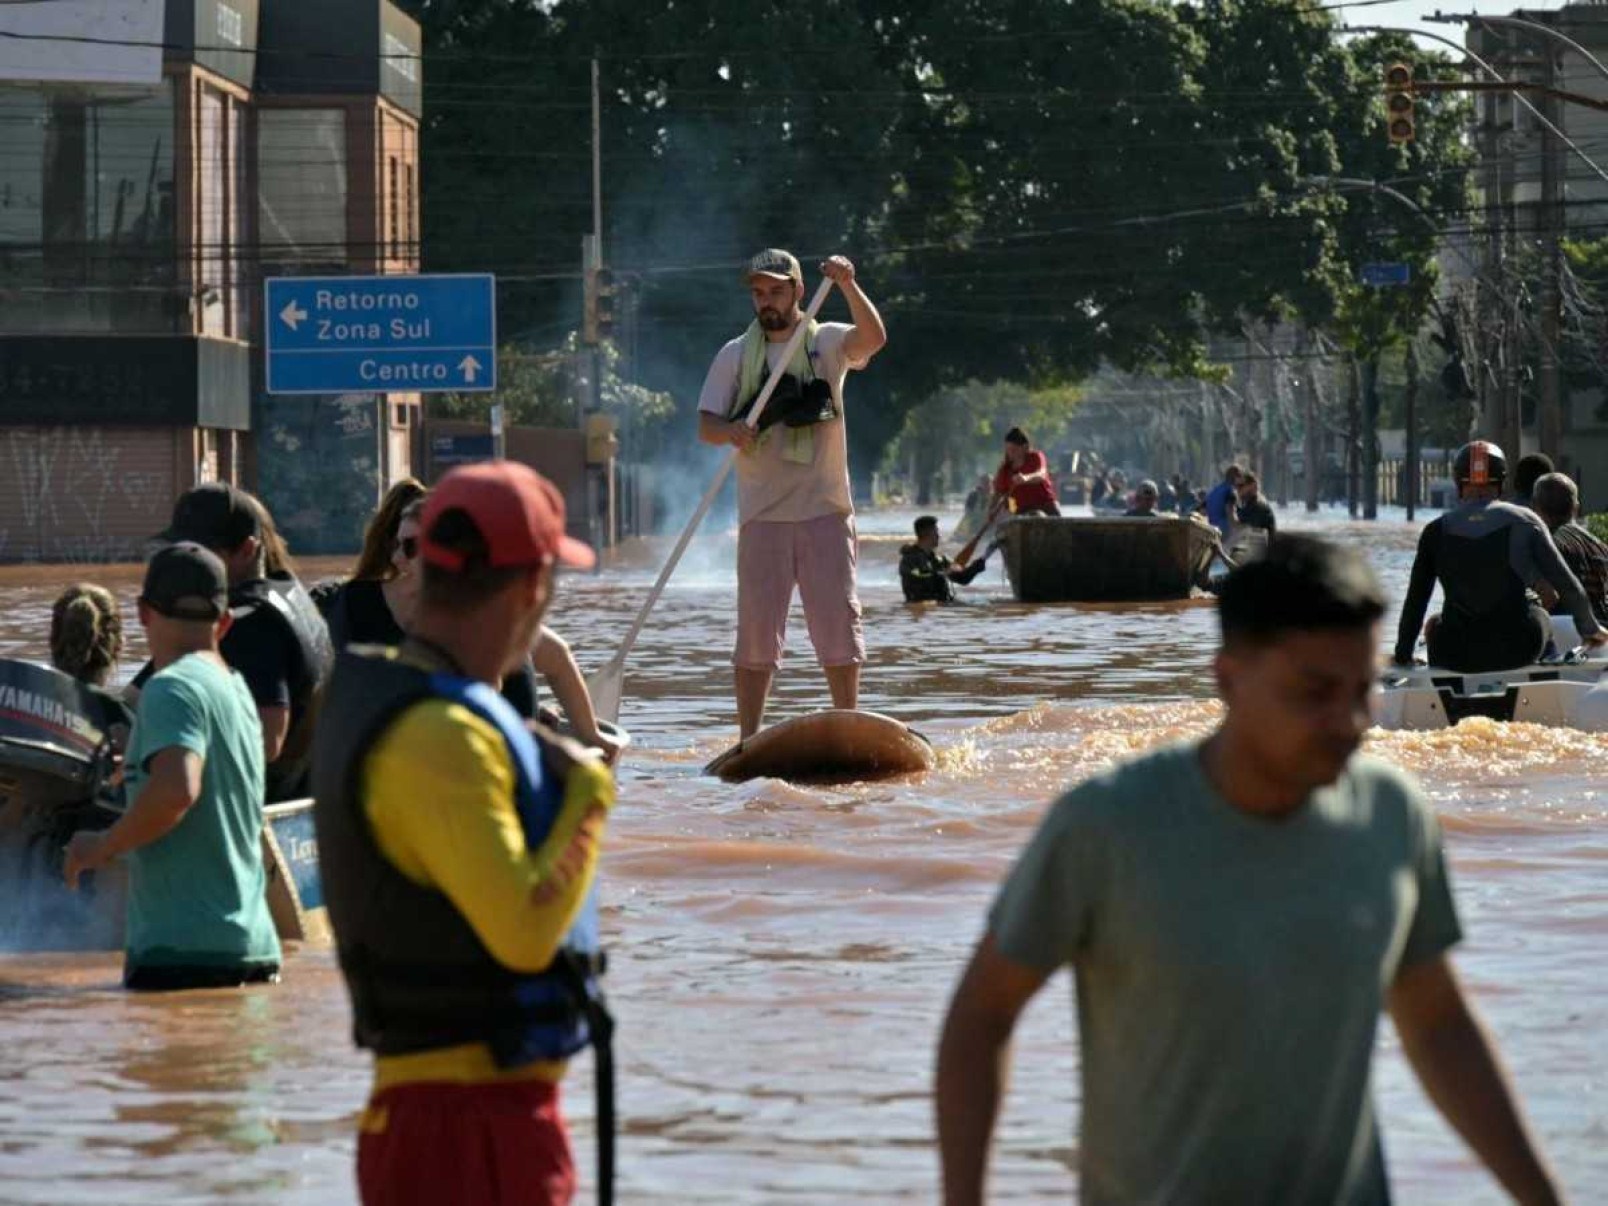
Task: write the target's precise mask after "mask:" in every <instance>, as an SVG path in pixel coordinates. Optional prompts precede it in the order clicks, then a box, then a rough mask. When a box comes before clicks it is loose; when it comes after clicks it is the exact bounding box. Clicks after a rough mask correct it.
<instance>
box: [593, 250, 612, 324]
mask: <svg viewBox="0 0 1608 1206" xmlns="http://www.w3.org/2000/svg"><path fill="white" fill-rule="evenodd" d="M592 277H593V280H594V282H595V283H594V285H593V291H594V292H595V293H596V295H597V337H598V339H599V340H604V339H607V338H608V337H609V336H610V335H612V334H613V333H614V273H613V272H612V271H611V270H609V269H607V268H596V269H593V272H592Z"/></svg>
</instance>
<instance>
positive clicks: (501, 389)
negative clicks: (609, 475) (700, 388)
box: [433, 333, 675, 439]
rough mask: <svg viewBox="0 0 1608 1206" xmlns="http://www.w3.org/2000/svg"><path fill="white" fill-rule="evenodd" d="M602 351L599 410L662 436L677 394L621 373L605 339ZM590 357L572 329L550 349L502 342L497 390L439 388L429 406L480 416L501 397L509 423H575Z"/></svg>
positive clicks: (445, 413)
mask: <svg viewBox="0 0 1608 1206" xmlns="http://www.w3.org/2000/svg"><path fill="white" fill-rule="evenodd" d="M601 355H602V363H603V389H602V394H601V397H600V401H601V403H602V406H601V408H600V409H601V410H602V412H603V413H604V414H607V415H610V416H611V417H613V418H614V419H615V421H616V422H617V423H618V424H619V425H620V426H621V427H622V428H628V429H630V430H632V431H633V433H634V434H636V435H637V436H639V437H641V438H644V439H653V438H656V437H658V436H661V435H662V434H663V431H662V429H663V426H664V424H665V422H666V421H667V420H668V419H669V418H670V417H671V416H672V415H673V414H674V413H675V399H674V398H672V397H671V396H670V395H669V394H666V393H662V392H656V391H654V390H650V389H648V388H646V387H645V386H643V385H640V384H638V383H637V382H634V381H627V380H626V379H625V378H623V377H621V376H620V353H619V349H618V348H615V347H614V346H612V345H604V347H603V348H602V349H601ZM591 363H592V357H591V352H590V350H589V349H586V350H583V349H582V348H581V347H580V344H579V343H578V341H577V340H576V338H575V335H574V334H573V333H571V334H570V335H569V336H568V337H567V338H566V339H565V340H564V342H563V343H562V344H561V345H560V346H559V347H558V348H557V349H556V350H553V351H538V350H536V349H533V348H530V347H525V346H522V345H519V344H505V345H504V346H503V347H500V348H498V349H497V389H496V391H495V392H491V393H473V394H443V395H441V396H440V397H439V398H438V399H437V400H436V402H435V403H434V404H433V409H434V411H435V413H436V414H438V415H440V416H441V417H443V418H449V419H476V420H479V421H482V422H484V421H485V420H486V419H487V417H488V416H489V414H490V411H491V406H492V404H493V403H500V404H501V405H502V406H503V408H504V415H505V416H506V422H507V423H508V424H509V425H510V426H516V427H575V426H577V416H579V415H580V414H581V412H582V407H583V406H584V403H585V399H587V398H588V397H589V394H590V390H589V385H588V382H587V380H586V374H587V373H588V372H590V371H591Z"/></svg>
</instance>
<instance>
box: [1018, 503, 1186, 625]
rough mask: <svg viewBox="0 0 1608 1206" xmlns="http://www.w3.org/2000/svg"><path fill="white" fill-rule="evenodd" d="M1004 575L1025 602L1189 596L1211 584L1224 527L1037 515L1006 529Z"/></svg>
mask: <svg viewBox="0 0 1608 1206" xmlns="http://www.w3.org/2000/svg"><path fill="white" fill-rule="evenodd" d="M1001 538H1002V541H1003V545H1002V548H1003V552H1004V554H1005V572H1006V574H1007V575H1008V576H1009V577H1010V581H1011V590H1012V592H1013V593H1014V594H1015V596H1016V598H1017V599H1018V600H1019V601H1021V602H1023V603H1138V602H1147V601H1152V600H1162V599H1187V598H1188V597H1189V592H1190V588H1191V587H1193V586H1195V585H1197V584H1198V583H1200V582H1202V581H1204V579H1205V575H1206V572H1207V570H1208V568H1209V567H1210V565H1211V562H1212V558H1213V556H1214V555H1215V550H1216V548H1217V547H1218V534H1217V530H1216V529H1215V528H1213V527H1211V526H1210V525H1208V524H1206V523H1203V522H1199V521H1196V520H1194V519H1179V518H1178V517H1176V516H1172V515H1160V516H1156V517H1154V518H1149V519H1138V518H1135V519H1127V518H1124V517H1120V516H1113V517H1111V518H1105V517H1100V518H1089V519H1084V518H1080V517H1067V516H1061V517H1056V518H1051V517H1048V516H1032V517H1029V518H1023V519H1012V520H1011V521H1010V522H1008V523H1007V524H1005V525H1004V529H1003V531H1002V532H1001Z"/></svg>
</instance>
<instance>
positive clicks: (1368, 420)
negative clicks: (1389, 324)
mask: <svg viewBox="0 0 1608 1206" xmlns="http://www.w3.org/2000/svg"><path fill="white" fill-rule="evenodd" d="M1362 474H1363V476H1362V517H1363V518H1364V519H1378V518H1379V356H1378V354H1377V353H1375V354H1374V355H1372V356H1369V357H1368V359H1367V360H1365V361H1363V365H1362Z"/></svg>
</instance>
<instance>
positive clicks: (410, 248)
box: [402, 163, 419, 265]
mask: <svg viewBox="0 0 1608 1206" xmlns="http://www.w3.org/2000/svg"><path fill="white" fill-rule="evenodd" d="M403 170H404V171H405V173H406V176H405V187H404V188H403V190H402V198H403V201H404V202H405V204H404V206H403V214H402V218H403V221H402V232H403V236H404V237H405V238H406V239H407V241H408V245H407V258H408V262H409V263H411V264H414V265H417V263H418V260H419V194H418V191H417V190H418V187H419V169H418V168H416V167H414V166H413V164H411V163H410V164H408V165H407V167H406V168H404V169H403Z"/></svg>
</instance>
